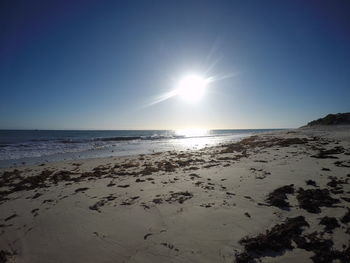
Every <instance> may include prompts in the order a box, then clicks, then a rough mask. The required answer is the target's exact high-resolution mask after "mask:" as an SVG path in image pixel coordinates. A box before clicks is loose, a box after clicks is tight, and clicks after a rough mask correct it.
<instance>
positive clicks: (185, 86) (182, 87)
mask: <svg viewBox="0 0 350 263" xmlns="http://www.w3.org/2000/svg"><path fill="white" fill-rule="evenodd" d="M207 84H208V81H207V79H205V78H203V77H201V76H199V75H188V76H186V77H184V78H183V79H181V80H180V82H179V84H178V86H177V88H176V94H177V95H179V96H180V97H181V98H183V99H184V100H186V101H188V102H197V101H199V100H200V99H201V98H202V97H203V95H204V93H205V90H206V88H207Z"/></svg>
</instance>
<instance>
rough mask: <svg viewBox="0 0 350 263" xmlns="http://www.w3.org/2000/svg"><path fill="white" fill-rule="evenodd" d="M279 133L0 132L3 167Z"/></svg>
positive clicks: (198, 145) (184, 147)
mask: <svg viewBox="0 0 350 263" xmlns="http://www.w3.org/2000/svg"><path fill="white" fill-rule="evenodd" d="M275 130H276V129H250V130H182V131H181V130H180V131H179V130H108V131H97V130H93V131H87V130H84V131H77V130H74V131H68V130H0V167H8V166H12V165H21V164H24V163H25V164H35V163H40V162H44V161H61V160H76V159H86V158H96V157H109V156H128V155H135V154H147V153H154V152H163V151H169V150H198V149H201V148H204V147H207V146H214V145H218V144H221V143H227V142H233V141H238V140H240V139H242V138H244V137H246V136H249V135H252V134H256V133H261V132H268V131H275Z"/></svg>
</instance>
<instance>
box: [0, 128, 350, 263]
mask: <svg viewBox="0 0 350 263" xmlns="http://www.w3.org/2000/svg"><path fill="white" fill-rule="evenodd" d="M349 180H350V126H349V125H348V126H327V127H324V126H318V127H312V128H300V129H293V130H282V131H270V132H266V133H261V134H257V135H253V136H250V137H245V138H243V139H241V140H239V141H234V142H224V143H222V144H220V145H216V146H209V147H203V148H200V149H196V150H177V149H175V150H169V151H164V152H159V153H157V152H155V153H149V154H137V155H132V156H113V157H104V158H90V159H84V160H83V159H77V160H66V161H58V162H43V163H40V164H35V165H28V164H24V165H21V166H17V167H15V168H13V167H12V168H1V170H0V251H1V252H0V262H33V263H34V262H35V263H40V262H237V263H242V262H243V263H244V262H286V263H288V262H332V260H338V262H350V244H349V236H350V208H349V207H350V185H349Z"/></svg>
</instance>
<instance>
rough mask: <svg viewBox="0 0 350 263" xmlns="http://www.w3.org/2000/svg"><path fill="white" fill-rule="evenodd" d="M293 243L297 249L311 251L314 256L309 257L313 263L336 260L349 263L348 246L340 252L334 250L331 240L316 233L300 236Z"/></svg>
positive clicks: (349, 252)
mask: <svg viewBox="0 0 350 263" xmlns="http://www.w3.org/2000/svg"><path fill="white" fill-rule="evenodd" d="M294 242H295V243H296V244H297V247H298V248H301V249H305V250H306V251H312V252H313V253H314V254H315V255H313V256H312V257H311V260H312V261H313V262H314V263H328V262H329V263H331V262H333V261H334V260H336V259H338V260H339V261H340V262H342V263H348V262H350V246H349V247H347V248H345V249H344V250H342V251H339V250H336V249H334V247H333V241H332V240H331V239H324V238H322V236H321V237H319V234H318V233H317V232H313V233H311V234H308V235H305V236H300V237H298V238H296V239H295V240H294Z"/></svg>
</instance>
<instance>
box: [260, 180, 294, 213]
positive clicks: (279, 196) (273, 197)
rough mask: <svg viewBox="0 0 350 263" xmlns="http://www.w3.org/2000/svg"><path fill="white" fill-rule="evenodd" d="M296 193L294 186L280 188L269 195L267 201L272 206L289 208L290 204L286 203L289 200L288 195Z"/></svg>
mask: <svg viewBox="0 0 350 263" xmlns="http://www.w3.org/2000/svg"><path fill="white" fill-rule="evenodd" d="M293 193H294V185H293V184H290V185H285V186H282V187H279V188H277V189H275V190H274V191H272V192H271V193H269V195H268V197H267V199H266V201H267V203H268V204H270V205H272V206H276V207H279V208H286V207H289V206H290V205H289V203H288V202H287V201H286V200H287V194H293Z"/></svg>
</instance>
